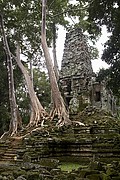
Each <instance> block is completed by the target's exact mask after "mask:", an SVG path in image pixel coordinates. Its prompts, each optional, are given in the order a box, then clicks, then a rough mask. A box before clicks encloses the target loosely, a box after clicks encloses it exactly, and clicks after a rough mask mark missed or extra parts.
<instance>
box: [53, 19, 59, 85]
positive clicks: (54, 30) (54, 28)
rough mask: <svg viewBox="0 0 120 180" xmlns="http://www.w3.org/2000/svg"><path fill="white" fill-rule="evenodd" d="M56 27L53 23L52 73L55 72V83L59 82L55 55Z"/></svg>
mask: <svg viewBox="0 0 120 180" xmlns="http://www.w3.org/2000/svg"><path fill="white" fill-rule="evenodd" d="M56 38H57V34H56V25H55V23H54V22H53V61H54V71H55V76H56V79H57V82H58V80H59V69H58V62H57V55H56Z"/></svg>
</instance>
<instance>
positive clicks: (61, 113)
mask: <svg viewBox="0 0 120 180" xmlns="http://www.w3.org/2000/svg"><path fill="white" fill-rule="evenodd" d="M46 2H47V1H46V0H42V27H41V42H42V48H43V51H44V56H45V60H46V66H47V70H48V74H49V79H50V85H51V90H52V100H53V110H52V113H51V118H53V117H54V115H56V114H57V115H58V118H59V121H58V123H57V125H58V126H62V125H64V124H71V121H70V119H69V114H68V112H67V110H66V107H65V103H64V100H63V98H62V96H61V93H60V91H59V88H58V84H57V79H56V76H55V72H54V67H53V64H52V59H51V57H50V53H49V49H48V45H47V42H46V30H45V26H46Z"/></svg>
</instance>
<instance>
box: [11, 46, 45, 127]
mask: <svg viewBox="0 0 120 180" xmlns="http://www.w3.org/2000/svg"><path fill="white" fill-rule="evenodd" d="M16 54H17V57H15V56H13V57H14V59H15V60H16V62H17V64H18V66H19V68H20V70H21V71H22V73H23V75H24V78H25V81H26V85H27V88H28V93H29V96H30V100H31V117H30V122H29V126H33V125H36V126H37V125H38V123H42V120H44V118H45V116H46V115H47V112H46V111H45V110H44V108H43V107H42V105H41V103H40V101H39V99H38V98H37V96H36V94H35V91H34V88H33V83H32V81H31V77H30V76H29V74H28V72H27V70H26V68H25V67H24V66H23V64H22V62H21V60H20V47H19V44H18V43H17V53H16Z"/></svg>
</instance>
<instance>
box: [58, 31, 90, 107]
mask: <svg viewBox="0 0 120 180" xmlns="http://www.w3.org/2000/svg"><path fill="white" fill-rule="evenodd" d="M92 75H93V70H92V65H91V54H90V51H89V48H88V45H87V40H86V38H85V36H84V35H83V33H82V30H81V29H80V28H79V29H73V30H71V31H69V32H68V33H67V34H66V41H65V45H64V53H63V59H62V65H61V74H60V85H61V88H62V92H64V97H65V99H66V102H67V104H68V105H69V104H70V101H71V100H73V98H76V100H77V99H79V97H80V96H81V94H86V92H88V89H89V86H90V83H91V78H92ZM85 96H86V95H85ZM85 98H86V97H85Z"/></svg>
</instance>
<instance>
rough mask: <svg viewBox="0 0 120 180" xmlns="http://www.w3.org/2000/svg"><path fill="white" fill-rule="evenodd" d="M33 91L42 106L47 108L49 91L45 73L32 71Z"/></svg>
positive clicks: (49, 99)
mask: <svg viewBox="0 0 120 180" xmlns="http://www.w3.org/2000/svg"><path fill="white" fill-rule="evenodd" d="M33 85H34V90H35V92H36V94H37V96H38V98H39V100H40V102H41V104H42V105H43V107H46V108H48V107H49V104H50V102H51V90H50V83H49V80H48V77H47V75H46V73H45V72H41V71H39V70H38V69H34V80H33Z"/></svg>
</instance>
